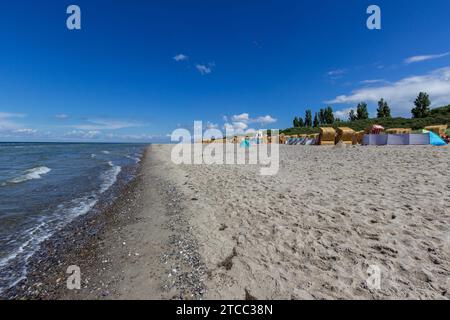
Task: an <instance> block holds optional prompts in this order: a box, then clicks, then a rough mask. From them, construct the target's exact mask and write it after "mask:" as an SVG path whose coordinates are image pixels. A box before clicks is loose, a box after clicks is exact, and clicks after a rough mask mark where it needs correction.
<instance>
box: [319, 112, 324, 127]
mask: <svg viewBox="0 0 450 320" xmlns="http://www.w3.org/2000/svg"><path fill="white" fill-rule="evenodd" d="M319 122H320V124H324V123H325V110H323V109H320V111H319Z"/></svg>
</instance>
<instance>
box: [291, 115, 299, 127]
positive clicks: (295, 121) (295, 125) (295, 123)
mask: <svg viewBox="0 0 450 320" xmlns="http://www.w3.org/2000/svg"><path fill="white" fill-rule="evenodd" d="M292 124H293V125H294V128H298V127H300V126H299V123H298V118H297V117H295V118H294V121H293V123H292Z"/></svg>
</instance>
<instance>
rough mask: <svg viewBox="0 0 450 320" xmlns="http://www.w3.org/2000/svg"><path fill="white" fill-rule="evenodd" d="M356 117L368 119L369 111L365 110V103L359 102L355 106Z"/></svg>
mask: <svg viewBox="0 0 450 320" xmlns="http://www.w3.org/2000/svg"><path fill="white" fill-rule="evenodd" d="M356 118H357V119H358V120H365V119H369V111H367V103H365V102H360V103H358V106H357V107H356Z"/></svg>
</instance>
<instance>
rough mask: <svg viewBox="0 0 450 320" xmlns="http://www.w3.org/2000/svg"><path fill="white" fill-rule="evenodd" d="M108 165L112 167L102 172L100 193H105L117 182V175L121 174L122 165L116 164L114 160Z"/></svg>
mask: <svg viewBox="0 0 450 320" xmlns="http://www.w3.org/2000/svg"><path fill="white" fill-rule="evenodd" d="M108 165H109V166H110V167H111V169H109V170H107V171H106V172H105V173H103V174H102V180H103V183H102V185H101V187H100V193H104V192H105V191H106V190H108V189H109V188H111V186H112V185H113V184H114V183H115V182H116V180H117V176H118V175H119V173H120V171H122V167H120V166H115V165H114V164H113V163H112V161H109V162H108Z"/></svg>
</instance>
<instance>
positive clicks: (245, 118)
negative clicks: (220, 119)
mask: <svg viewBox="0 0 450 320" xmlns="http://www.w3.org/2000/svg"><path fill="white" fill-rule="evenodd" d="M231 120H232V121H241V122H248V121H249V120H250V116H249V114H248V113H242V114H236V115H234V116H232V117H231Z"/></svg>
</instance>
